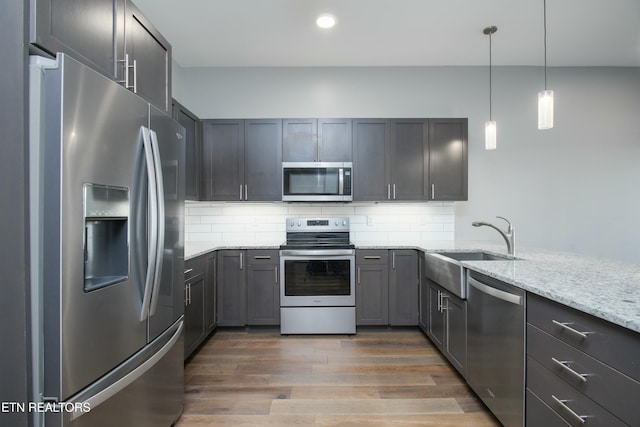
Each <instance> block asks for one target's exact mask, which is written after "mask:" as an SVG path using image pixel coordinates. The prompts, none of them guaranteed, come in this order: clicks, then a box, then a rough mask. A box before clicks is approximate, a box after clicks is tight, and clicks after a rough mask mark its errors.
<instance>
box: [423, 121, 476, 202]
mask: <svg viewBox="0 0 640 427" xmlns="http://www.w3.org/2000/svg"><path fill="white" fill-rule="evenodd" d="M467 128H468V125H467V119H429V188H428V195H427V196H428V200H443V201H447V200H467V199H468V195H467V171H468V154H467Z"/></svg>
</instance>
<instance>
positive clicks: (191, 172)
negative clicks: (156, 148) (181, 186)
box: [173, 100, 201, 200]
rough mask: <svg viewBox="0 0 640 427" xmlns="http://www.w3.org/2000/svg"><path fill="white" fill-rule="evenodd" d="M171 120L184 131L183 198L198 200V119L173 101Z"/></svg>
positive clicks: (199, 154) (199, 156) (199, 155)
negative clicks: (178, 124)
mask: <svg viewBox="0 0 640 427" xmlns="http://www.w3.org/2000/svg"><path fill="white" fill-rule="evenodd" d="M173 118H174V119H175V120H176V121H177V122H178V123H180V124H181V125H182V127H184V129H185V140H186V141H185V198H186V199H187V200H199V198H200V181H201V180H200V158H201V151H200V140H201V132H200V119H198V117H196V115H195V114H193V113H192V112H191V111H189V110H188V109H187V108H185V107H184V106H183V105H182V104H180V103H179V102H178V101H176V100H173Z"/></svg>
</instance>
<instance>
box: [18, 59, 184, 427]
mask: <svg viewBox="0 0 640 427" xmlns="http://www.w3.org/2000/svg"><path fill="white" fill-rule="evenodd" d="M30 69H31V70H30V71H31V76H30V78H31V80H30V97H31V99H30V133H31V141H30V147H29V149H30V171H31V176H30V180H31V182H30V198H31V200H30V204H31V219H30V222H31V230H32V240H31V250H32V260H33V264H32V270H31V276H32V288H31V294H32V306H31V312H32V319H31V323H32V337H31V339H32V346H33V352H32V353H33V384H32V388H33V390H34V392H33V406H32V408H31V409H32V411H31V412H32V413H33V414H34V419H35V424H36V425H45V426H47V427H49V426H73V427H76V426H91V427H99V426H110V427H111V426H120V427H121V426H136V427H139V426H154V427H156V426H169V425H171V424H172V423H173V422H174V421H175V420H176V419H177V418H178V417H179V416H180V414H181V411H182V404H183V390H184V388H183V384H184V379H183V376H184V372H183V369H184V368H183V353H184V349H183V345H184V343H183V307H184V306H183V286H184V285H183V272H184V270H183V268H184V246H183V240H184V239H183V235H184V225H183V222H184V221H183V217H184V138H183V135H184V129H183V128H182V127H181V126H180V125H178V124H177V123H176V122H175V121H173V120H172V119H171V118H170V117H169V116H167V115H166V113H163V112H161V111H160V110H157V109H156V108H155V107H153V106H152V105H150V104H149V103H148V102H146V101H144V100H142V99H141V98H139V97H138V96H137V95H135V94H133V93H132V92H130V91H128V90H126V89H124V88H123V87H121V86H120V85H118V84H117V83H115V82H113V81H111V80H109V79H107V78H105V77H104V76H102V75H100V74H98V73H96V72H94V71H93V70H91V69H89V68H87V67H85V66H83V65H81V64H80V63H78V62H77V61H75V60H73V59H72V58H70V57H69V56H66V55H62V54H60V55H58V56H57V58H56V59H55V60H51V59H44V58H39V57H32V58H31V66H30Z"/></svg>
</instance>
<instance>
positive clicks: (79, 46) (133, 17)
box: [30, 0, 171, 113]
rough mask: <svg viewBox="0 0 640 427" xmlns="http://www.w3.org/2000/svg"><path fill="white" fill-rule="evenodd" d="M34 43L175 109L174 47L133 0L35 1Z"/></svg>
mask: <svg viewBox="0 0 640 427" xmlns="http://www.w3.org/2000/svg"><path fill="white" fill-rule="evenodd" d="M32 4H33V8H32V11H31V30H30V33H31V34H30V42H31V44H32V45H33V46H35V47H36V48H38V49H40V50H41V51H44V52H46V53H48V54H51V55H55V54H56V53H57V52H62V53H66V54H68V55H70V56H71V57H73V58H75V59H76V60H78V61H81V62H83V63H85V64H86V65H88V66H90V67H92V68H94V69H95V70H96V71H98V72H100V73H102V74H104V75H105V76H107V77H109V78H111V79H113V80H116V81H118V82H119V83H121V84H122V85H123V86H125V87H127V89H129V90H131V91H133V92H136V93H137V94H138V95H140V96H141V97H143V98H145V99H146V100H148V101H149V102H151V103H152V104H154V105H155V106H157V107H158V108H160V109H161V110H163V111H165V112H167V113H170V112H171V45H170V44H169V43H168V42H167V41H166V40H165V38H164V37H163V36H162V34H160V32H158V30H157V29H156V28H155V27H154V26H153V25H152V24H151V22H149V21H148V20H147V19H146V18H145V17H144V16H143V15H142V14H141V13H140V11H139V10H138V8H137V7H136V6H135V5H134V4H133V3H132V2H131V1H129V0H92V1H82V0H58V1H54V0H35V1H32Z"/></svg>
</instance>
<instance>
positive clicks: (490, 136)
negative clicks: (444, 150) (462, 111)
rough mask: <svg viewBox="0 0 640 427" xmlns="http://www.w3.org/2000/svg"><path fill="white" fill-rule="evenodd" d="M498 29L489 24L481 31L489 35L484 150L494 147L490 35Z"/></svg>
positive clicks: (494, 127)
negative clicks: (487, 94)
mask: <svg viewBox="0 0 640 427" xmlns="http://www.w3.org/2000/svg"><path fill="white" fill-rule="evenodd" d="M496 31H498V27H496V26H491V27H487V28H485V29H484V30H483V31H482V32H483V33H484V34H485V35H489V121H488V122H485V124H484V148H485V150H495V149H496V122H495V121H494V120H493V119H492V118H491V89H492V88H491V35H492V34H493V33H495V32H496Z"/></svg>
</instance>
